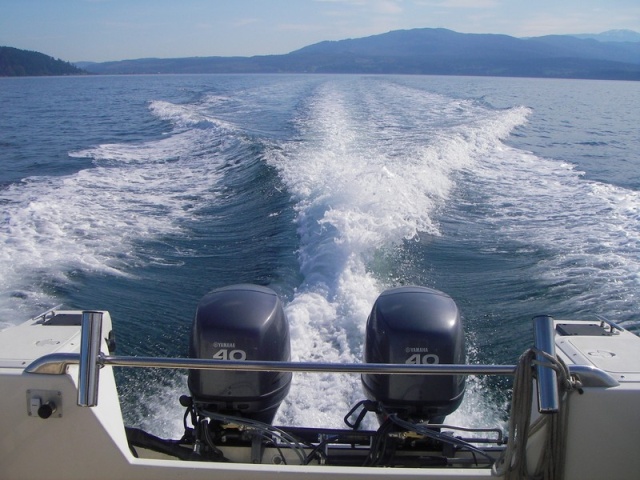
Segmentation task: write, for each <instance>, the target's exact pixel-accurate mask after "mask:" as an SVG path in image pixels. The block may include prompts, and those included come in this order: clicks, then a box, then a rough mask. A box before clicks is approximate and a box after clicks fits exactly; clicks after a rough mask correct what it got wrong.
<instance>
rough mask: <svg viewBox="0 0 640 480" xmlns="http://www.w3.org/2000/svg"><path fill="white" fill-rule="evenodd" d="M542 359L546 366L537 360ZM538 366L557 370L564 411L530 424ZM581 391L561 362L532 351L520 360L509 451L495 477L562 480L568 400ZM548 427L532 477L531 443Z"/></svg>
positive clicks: (495, 467)
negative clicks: (528, 462)
mask: <svg viewBox="0 0 640 480" xmlns="http://www.w3.org/2000/svg"><path fill="white" fill-rule="evenodd" d="M538 355H540V356H541V357H543V358H544V359H545V361H544V362H541V361H538V360H536V356H538ZM534 365H543V366H545V367H549V368H553V369H554V370H555V371H556V374H557V380H558V392H559V394H560V409H559V411H558V413H548V414H542V415H541V416H540V417H538V419H537V420H536V421H535V422H534V423H533V424H530V421H531V405H532V402H533V376H534V373H533V372H534V369H533V367H534ZM577 387H578V384H577V383H576V382H575V381H574V380H572V378H571V376H570V374H569V369H568V368H567V366H566V364H565V363H564V362H563V361H562V360H561V359H560V358H556V357H554V356H551V355H549V354H547V353H545V352H542V351H540V350H538V349H536V348H530V349H529V350H527V351H526V352H524V353H523V354H522V355H521V356H520V359H519V360H518V366H517V368H516V375H515V379H514V383H513V394H512V401H511V414H510V417H509V433H508V438H509V440H508V443H507V448H506V449H505V450H504V452H502V455H501V456H500V457H499V458H498V459H497V460H496V461H495V463H494V464H493V466H492V470H491V472H492V474H493V475H496V476H504V478H505V480H521V479H522V480H524V479H527V480H542V479H544V480H560V479H562V475H563V469H564V455H565V446H566V426H567V419H568V408H567V405H568V404H567V397H568V394H569V393H570V392H571V391H572V390H574V389H575V388H577ZM545 427H546V432H545V435H546V436H545V439H544V440H543V441H544V445H545V447H544V450H543V452H542V458H541V461H540V462H539V463H538V465H537V467H536V469H535V471H534V472H533V473H530V471H529V466H528V465H527V441H528V439H529V438H530V437H531V436H532V435H533V434H535V433H536V432H538V431H539V430H541V429H543V428H545Z"/></svg>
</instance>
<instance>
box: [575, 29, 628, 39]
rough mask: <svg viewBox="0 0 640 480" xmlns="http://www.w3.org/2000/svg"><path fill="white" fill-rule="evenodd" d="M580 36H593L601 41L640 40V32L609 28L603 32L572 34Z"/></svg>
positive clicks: (583, 37)
mask: <svg viewBox="0 0 640 480" xmlns="http://www.w3.org/2000/svg"><path fill="white" fill-rule="evenodd" d="M572 36H573V37H578V38H582V39H585V38H591V39H593V40H597V41H599V42H640V33H638V32H634V31H633V30H609V31H606V32H602V33H581V34H578V35H572Z"/></svg>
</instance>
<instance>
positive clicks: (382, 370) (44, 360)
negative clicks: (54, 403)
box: [25, 311, 618, 413]
mask: <svg viewBox="0 0 640 480" xmlns="http://www.w3.org/2000/svg"><path fill="white" fill-rule="evenodd" d="M101 330H102V313H101V312H93V311H85V312H83V313H82V333H81V342H80V343H81V347H80V353H79V354H73V353H54V354H50V355H45V356H43V357H40V358H38V359H36V360H35V361H33V362H32V363H31V364H30V365H29V366H28V367H27V368H25V372H27V373H34V374H54V375H61V374H64V373H66V371H67V367H68V366H69V365H79V375H78V405H79V406H89V407H91V406H95V405H97V402H98V383H99V374H100V368H101V367H103V366H106V365H111V366H116V367H141V368H171V369H176V368H178V369H198V370H236V371H253V372H260V371H271V372H332V373H379V374H390V375H397V374H402V375H514V374H515V371H516V366H515V365H458V364H436V365H413V364H412V365H407V364H386V363H315V362H314V363H310V362H272V361H261V360H243V361H236V360H207V359H196V358H158V357H133V356H112V355H103V354H102V353H101V352H100V340H101ZM534 333H535V347H536V348H537V349H538V350H540V351H544V352H546V353H548V354H549V355H552V356H555V343H554V327H553V319H552V318H551V317H549V316H539V317H535V318H534ZM540 360H541V361H543V362H544V358H541V359H540ZM536 368H537V369H538V371H537V376H538V395H539V399H538V401H539V410H540V412H541V413H553V412H556V411H557V410H558V404H559V402H558V388H557V381H556V374H555V371H554V370H553V369H551V368H549V367H547V366H545V365H538V366H537V367H536ZM569 371H570V373H571V374H572V375H576V376H578V377H580V380H581V382H582V385H583V386H599V387H613V386H616V385H618V382H617V381H616V380H615V379H614V378H613V377H611V376H610V375H609V374H608V373H606V372H604V371H602V370H600V369H597V368H595V367H589V366H586V365H571V366H570V367H569Z"/></svg>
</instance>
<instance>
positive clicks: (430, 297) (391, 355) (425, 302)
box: [362, 287, 465, 423]
mask: <svg viewBox="0 0 640 480" xmlns="http://www.w3.org/2000/svg"><path fill="white" fill-rule="evenodd" d="M365 362H367V363H405V364H439V363H440V364H444V363H449V364H461V363H464V334H463V331H462V323H461V321H460V315H459V313H458V308H457V306H456V304H455V303H454V301H453V300H452V299H451V297H449V296H448V295H447V294H445V293H442V292H439V291H437V290H433V289H430V288H425V287H399V288H393V289H390V290H387V291H385V292H383V293H382V294H381V295H380V296H379V297H378V299H377V300H376V302H375V304H374V305H373V309H372V311H371V314H370V315H369V319H368V320H367V330H366V340H365ZM464 384H465V377H464V376H463V375H384V374H363V375H362V385H363V388H364V391H365V394H366V396H367V398H368V399H369V400H374V401H377V402H379V403H381V404H382V405H383V406H384V408H385V410H386V411H388V412H393V413H396V414H397V415H398V416H399V417H401V418H403V419H406V420H412V421H429V422H431V423H441V422H442V421H443V420H444V417H445V416H446V415H448V414H450V413H452V412H453V411H455V409H456V408H458V406H459V405H460V403H461V402H462V397H463V395H464Z"/></svg>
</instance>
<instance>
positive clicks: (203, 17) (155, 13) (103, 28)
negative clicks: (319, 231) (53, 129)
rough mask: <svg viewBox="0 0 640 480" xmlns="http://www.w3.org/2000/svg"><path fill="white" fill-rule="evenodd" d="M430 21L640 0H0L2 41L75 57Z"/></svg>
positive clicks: (520, 28)
mask: <svg viewBox="0 0 640 480" xmlns="http://www.w3.org/2000/svg"><path fill="white" fill-rule="evenodd" d="M425 27H429V28H448V29H451V30H455V31H457V32H461V33H500V34H506V35H511V36H514V37H531V36H540V35H548V34H575V33H601V32H604V31H607V30H617V29H628V30H634V31H637V32H640V0H0V46H10V47H16V48H21V49H25V50H34V51H38V52H42V53H45V54H47V55H51V56H52V57H55V58H60V59H62V60H66V61H70V62H77V61H97V62H103V61H110V60H124V59H135V58H146V57H158V58H175V57H196V56H200V57H206V56H253V55H271V54H284V53H289V52H291V51H294V50H297V49H299V48H302V47H304V46H307V45H311V44H314V43H317V42H320V41H323V40H342V39H345V38H358V37H366V36H369V35H375V34H380V33H386V32H388V31H391V30H400V29H411V28H425Z"/></svg>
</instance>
